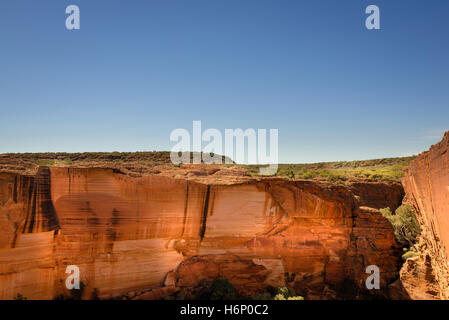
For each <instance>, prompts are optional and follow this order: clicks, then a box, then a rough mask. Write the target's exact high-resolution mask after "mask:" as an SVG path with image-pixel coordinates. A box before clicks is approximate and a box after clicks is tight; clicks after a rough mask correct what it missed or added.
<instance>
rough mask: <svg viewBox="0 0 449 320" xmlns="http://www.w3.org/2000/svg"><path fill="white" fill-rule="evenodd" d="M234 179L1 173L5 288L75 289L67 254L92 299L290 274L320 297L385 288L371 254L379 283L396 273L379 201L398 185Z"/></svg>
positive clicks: (85, 171)
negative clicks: (372, 281) (374, 284)
mask: <svg viewBox="0 0 449 320" xmlns="http://www.w3.org/2000/svg"><path fill="white" fill-rule="evenodd" d="M220 181H225V180H220ZM228 181H232V183H220V184H217V183H211V180H207V183H205V182H200V181H193V180H188V179H184V178H183V179H174V178H172V177H164V176H160V175H144V176H141V177H131V176H129V175H126V174H123V172H121V171H119V170H116V169H108V168H64V167H52V168H46V167H41V168H40V169H39V171H38V174H37V175H35V176H25V175H21V174H19V173H5V172H3V173H0V228H1V231H2V232H1V233H0V298H2V299H5V298H6V299H11V298H14V297H15V296H16V295H17V294H20V295H22V296H25V297H27V298H29V299H52V298H56V297H58V296H61V295H64V296H66V297H70V295H71V292H69V291H68V290H67V289H66V288H65V279H66V277H67V274H66V273H65V271H66V267H67V266H68V265H77V266H78V267H79V268H80V271H81V281H82V283H83V288H84V290H83V293H82V296H83V298H85V299H89V298H92V297H96V296H98V297H100V298H117V297H127V298H143V299H150V298H151V299H159V298H162V297H164V296H166V295H170V294H174V293H177V292H182V293H183V294H184V295H185V296H186V297H193V296H194V295H195V293H196V292H195V288H198V287H199V286H207V285H210V284H211V283H212V282H213V281H214V280H215V279H221V278H225V279H227V280H229V281H230V282H231V283H232V284H233V285H234V286H235V287H236V289H237V291H238V293H239V294H240V295H241V296H251V295H254V294H256V293H258V292H260V291H263V290H265V288H267V287H268V286H273V287H277V286H283V285H286V284H288V285H290V286H292V287H294V288H295V290H296V291H297V293H298V294H301V295H304V296H305V297H306V298H314V299H325V298H346V297H347V298H357V297H359V298H361V297H364V296H371V295H376V296H379V295H380V296H386V295H387V294H388V291H387V290H386V289H385V290H374V291H372V290H371V291H369V290H364V282H365V279H366V277H367V276H368V275H367V274H366V273H365V270H366V267H367V266H369V265H377V266H378V267H379V268H380V270H381V278H380V279H381V288H387V286H388V284H390V283H392V282H393V281H394V280H396V279H397V278H398V271H399V268H400V265H401V261H400V250H399V247H398V246H397V244H396V242H395V239H394V235H393V231H392V228H391V226H390V224H389V222H388V221H387V220H386V219H384V218H383V217H382V215H380V213H379V211H378V210H377V208H379V207H384V206H386V204H390V203H391V205H394V204H396V203H397V202H398V201H399V200H398V199H396V196H397V197H399V196H400V194H401V193H400V192H399V193H398V190H397V186H395V185H390V184H388V183H380V182H379V183H377V185H372V184H370V186H363V185H360V184H358V185H355V184H354V185H352V186H350V187H346V186H339V185H331V184H327V183H318V182H313V181H306V180H304V181H289V180H284V179H247V180H245V181H243V182H236V180H233V179H231V180H228ZM376 186H377V187H378V188H375V189H376V190H380V191H377V193H376V196H375V197H367V196H366V193H367V192H368V193H369V190H371V189H370V188H374V187H376ZM367 189H369V190H368V191H366V190H367ZM399 202H400V201H399ZM402 298H404V297H402Z"/></svg>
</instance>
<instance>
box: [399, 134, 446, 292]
mask: <svg viewBox="0 0 449 320" xmlns="http://www.w3.org/2000/svg"><path fill="white" fill-rule="evenodd" d="M403 184H404V189H405V191H406V195H407V198H408V200H409V201H411V202H412V203H413V205H414V206H415V208H416V211H417V212H418V220H419V222H420V225H421V229H422V236H423V239H424V241H425V242H426V251H427V253H428V255H429V257H430V259H431V262H432V268H433V271H434V272H435V275H436V278H437V281H438V283H439V284H440V291H441V298H443V299H449V280H448V279H449V273H448V271H447V269H448V267H449V264H448V261H449V260H448V256H449V132H446V134H445V135H444V138H443V140H442V141H441V142H440V143H438V144H436V145H434V146H432V147H431V148H430V150H429V151H426V152H423V153H422V154H420V155H419V156H418V158H417V159H416V160H414V161H413V162H412V163H411V164H410V166H409V167H408V168H407V169H406V172H405V177H404V179H403Z"/></svg>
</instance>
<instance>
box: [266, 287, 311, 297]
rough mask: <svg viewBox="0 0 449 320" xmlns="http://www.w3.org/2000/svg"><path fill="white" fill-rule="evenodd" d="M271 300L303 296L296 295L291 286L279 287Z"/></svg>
mask: <svg viewBox="0 0 449 320" xmlns="http://www.w3.org/2000/svg"><path fill="white" fill-rule="evenodd" d="M273 300H304V298H303V297H301V296H297V295H296V292H295V290H293V288H289V287H280V288H279V289H278V293H277V294H276V295H275V296H274V299H273Z"/></svg>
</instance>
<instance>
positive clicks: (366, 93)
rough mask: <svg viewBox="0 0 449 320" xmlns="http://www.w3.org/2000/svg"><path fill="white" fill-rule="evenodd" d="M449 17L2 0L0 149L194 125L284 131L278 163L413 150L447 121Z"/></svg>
mask: <svg viewBox="0 0 449 320" xmlns="http://www.w3.org/2000/svg"><path fill="white" fill-rule="evenodd" d="M70 4H76V5H78V6H79V8H80V11H81V29H80V30H76V31H68V30H66V28H65V19H66V14H65V8H66V7H67V6H68V5H70ZM370 4H375V5H378V6H379V7H380V10H381V30H372V31H369V30H367V29H366V28H365V19H366V17H367V15H366V14H365V8H366V7H367V6H368V5H370ZM448 16H449V1H447V0H420V1H416V0H407V1H405V0H404V1H400V0H388V1H387V0H370V1H364V0H341V1H335V0H328V1H324V0H307V1H302V0H291V1H290V0H277V1H274V0H270V1H267V0H226V1H224V0H176V1H175V0H145V1H144V0H142V1H137V0H129V1H125V0H120V1H114V0H108V1H102V0H81V1H75V0H42V1H35V0H28V1H23V0H2V1H0V153H2V152H44V151H66V152H79V151H138V150H170V149H171V146H172V145H173V143H170V141H169V136H170V132H171V131H172V130H173V129H176V128H186V129H189V131H191V130H192V129H191V128H192V121H193V120H201V121H202V124H203V128H217V129H220V130H224V129H225V128H243V129H246V128H256V129H257V128H267V129H269V128H277V129H279V147H280V162H284V163H285V162H315V161H335V160H358V159H371V158H380V157H392V156H404V155H410V154H414V153H417V152H421V151H423V150H425V149H427V148H428V147H429V146H430V145H431V144H433V143H435V142H437V141H438V140H439V139H440V138H441V136H442V134H443V132H444V130H449V18H448Z"/></svg>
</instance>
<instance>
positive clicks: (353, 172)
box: [244, 156, 415, 183]
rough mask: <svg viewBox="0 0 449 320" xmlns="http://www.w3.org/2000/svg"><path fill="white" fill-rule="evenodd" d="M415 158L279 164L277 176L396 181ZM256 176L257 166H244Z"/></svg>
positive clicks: (339, 180)
mask: <svg viewBox="0 0 449 320" xmlns="http://www.w3.org/2000/svg"><path fill="white" fill-rule="evenodd" d="M414 158H415V157H414V156H413V157H402V158H384V159H374V160H365V161H339V162H321V163H312V164H280V165H279V168H278V171H277V173H276V175H277V176H280V177H285V178H289V179H317V180H325V181H329V182H333V183H343V182H344V181H346V180H348V179H372V180H382V181H397V180H399V179H400V178H402V177H403V176H404V171H403V169H404V167H406V166H408V165H409V163H410V161H412V160H413V159H414ZM244 167H245V168H246V169H247V170H248V172H249V173H250V174H251V175H253V176H257V175H258V174H259V167H260V166H257V165H252V166H244Z"/></svg>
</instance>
